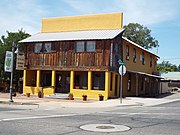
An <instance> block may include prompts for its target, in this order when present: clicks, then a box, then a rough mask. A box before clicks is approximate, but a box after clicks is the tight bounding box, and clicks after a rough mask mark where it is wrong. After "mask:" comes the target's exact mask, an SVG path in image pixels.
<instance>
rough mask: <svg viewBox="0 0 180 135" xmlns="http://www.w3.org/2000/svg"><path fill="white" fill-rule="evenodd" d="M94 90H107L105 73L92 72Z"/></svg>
mask: <svg viewBox="0 0 180 135" xmlns="http://www.w3.org/2000/svg"><path fill="white" fill-rule="evenodd" d="M92 80H93V81H92V88H93V90H105V72H97V71H94V72H92Z"/></svg>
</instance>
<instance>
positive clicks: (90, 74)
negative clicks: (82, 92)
mask: <svg viewBox="0 0 180 135" xmlns="http://www.w3.org/2000/svg"><path fill="white" fill-rule="evenodd" d="M90 90H92V71H88V91H90Z"/></svg>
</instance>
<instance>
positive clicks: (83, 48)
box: [76, 41, 96, 52]
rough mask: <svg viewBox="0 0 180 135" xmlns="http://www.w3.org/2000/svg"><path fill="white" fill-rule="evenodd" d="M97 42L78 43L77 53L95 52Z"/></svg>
mask: <svg viewBox="0 0 180 135" xmlns="http://www.w3.org/2000/svg"><path fill="white" fill-rule="evenodd" d="M95 51H96V42H95V41H86V42H85V41H77V42H76V52H95Z"/></svg>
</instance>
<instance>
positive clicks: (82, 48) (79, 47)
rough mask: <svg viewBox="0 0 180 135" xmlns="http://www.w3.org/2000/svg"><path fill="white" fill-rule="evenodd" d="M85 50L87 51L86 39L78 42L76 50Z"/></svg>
mask: <svg viewBox="0 0 180 135" xmlns="http://www.w3.org/2000/svg"><path fill="white" fill-rule="evenodd" d="M84 51H85V47H84V41H78V42H76V52H84Z"/></svg>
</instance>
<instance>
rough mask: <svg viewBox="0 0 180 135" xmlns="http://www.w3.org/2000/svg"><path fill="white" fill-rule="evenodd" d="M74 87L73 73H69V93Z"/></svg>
mask: <svg viewBox="0 0 180 135" xmlns="http://www.w3.org/2000/svg"><path fill="white" fill-rule="evenodd" d="M73 87H74V71H71V76H70V92H71V91H72V90H73Z"/></svg>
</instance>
